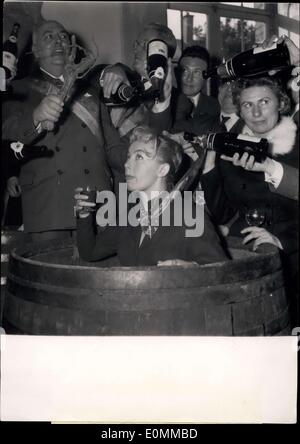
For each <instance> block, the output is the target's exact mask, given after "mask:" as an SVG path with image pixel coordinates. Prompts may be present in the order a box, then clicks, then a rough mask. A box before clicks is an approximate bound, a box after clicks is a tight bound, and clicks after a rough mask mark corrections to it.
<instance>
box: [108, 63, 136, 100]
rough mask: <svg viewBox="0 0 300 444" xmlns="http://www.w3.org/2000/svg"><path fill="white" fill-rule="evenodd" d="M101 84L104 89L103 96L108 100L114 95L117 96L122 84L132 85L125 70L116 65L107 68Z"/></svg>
mask: <svg viewBox="0 0 300 444" xmlns="http://www.w3.org/2000/svg"><path fill="white" fill-rule="evenodd" d="M101 83H102V87H103V95H104V97H105V98H106V99H109V98H110V97H111V95H112V94H115V92H116V91H117V89H118V87H119V85H120V84H121V83H126V85H130V83H129V80H128V78H127V75H126V73H125V71H124V70H123V68H122V67H121V66H116V65H113V66H108V67H107V68H105V70H104V74H103V78H102V79H101Z"/></svg>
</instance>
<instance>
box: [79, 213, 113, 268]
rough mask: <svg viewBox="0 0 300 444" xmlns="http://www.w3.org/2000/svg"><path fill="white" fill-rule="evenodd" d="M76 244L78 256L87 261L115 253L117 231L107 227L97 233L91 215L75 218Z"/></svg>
mask: <svg viewBox="0 0 300 444" xmlns="http://www.w3.org/2000/svg"><path fill="white" fill-rule="evenodd" d="M76 225H77V246H78V251H79V255H80V257H81V258H82V259H83V260H85V261H88V262H92V261H98V260H101V259H104V258H107V257H110V256H113V255H115V254H116V253H117V246H118V237H119V231H118V229H117V227H107V228H106V229H105V230H104V231H100V232H99V233H97V229H96V226H95V223H94V221H93V218H92V216H88V217H86V218H84V219H80V218H77V219H76Z"/></svg>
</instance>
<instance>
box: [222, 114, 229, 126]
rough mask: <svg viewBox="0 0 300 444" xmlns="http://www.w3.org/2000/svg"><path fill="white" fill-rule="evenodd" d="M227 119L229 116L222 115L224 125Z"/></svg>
mask: <svg viewBox="0 0 300 444" xmlns="http://www.w3.org/2000/svg"><path fill="white" fill-rule="evenodd" d="M228 120H230V117H228V116H222V123H224V125H225V123H226V122H228Z"/></svg>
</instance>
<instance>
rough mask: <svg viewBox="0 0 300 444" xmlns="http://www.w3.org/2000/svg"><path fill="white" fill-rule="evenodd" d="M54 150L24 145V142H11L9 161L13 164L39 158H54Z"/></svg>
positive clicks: (43, 146)
mask: <svg viewBox="0 0 300 444" xmlns="http://www.w3.org/2000/svg"><path fill="white" fill-rule="evenodd" d="M53 154H54V152H53V150H49V149H48V147H47V146H45V145H42V146H31V145H24V144H23V143H22V142H9V154H8V157H9V161H11V162H23V163H25V162H27V161H28V160H32V159H35V158H39V157H52V156H53Z"/></svg>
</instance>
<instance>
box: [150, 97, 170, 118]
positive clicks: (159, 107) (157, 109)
mask: <svg viewBox="0 0 300 444" xmlns="http://www.w3.org/2000/svg"><path fill="white" fill-rule="evenodd" d="M170 102H171V96H169V97H168V98H167V99H166V100H165V101H164V102H157V103H155V104H154V105H153V108H152V112H153V113H154V114H158V113H162V112H163V111H166V109H168V108H169V106H170Z"/></svg>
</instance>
